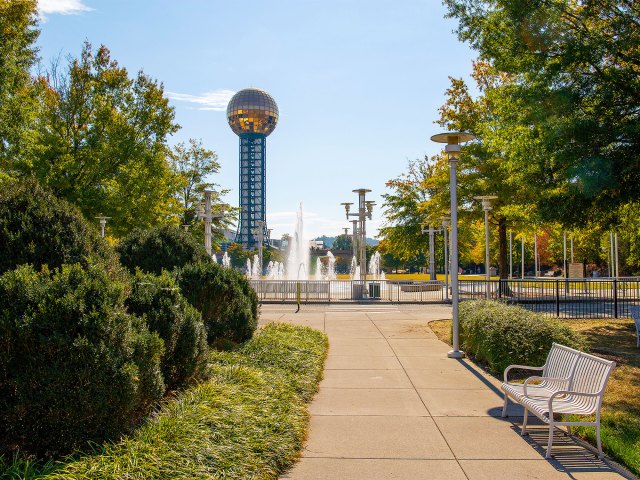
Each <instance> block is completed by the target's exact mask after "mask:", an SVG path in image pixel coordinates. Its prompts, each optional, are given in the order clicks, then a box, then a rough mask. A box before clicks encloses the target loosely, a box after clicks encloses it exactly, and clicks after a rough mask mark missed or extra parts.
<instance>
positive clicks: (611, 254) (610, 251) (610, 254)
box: [609, 232, 616, 277]
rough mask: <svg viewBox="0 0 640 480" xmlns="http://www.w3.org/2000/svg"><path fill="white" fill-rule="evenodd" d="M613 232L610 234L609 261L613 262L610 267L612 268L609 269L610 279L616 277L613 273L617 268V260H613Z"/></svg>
mask: <svg viewBox="0 0 640 480" xmlns="http://www.w3.org/2000/svg"><path fill="white" fill-rule="evenodd" d="M613 257H614V255H613V232H609V259H610V261H611V263H609V265H611V267H609V276H610V277H615V276H616V273H615V272H614V271H613V269H614V268H615V259H614V258H613Z"/></svg>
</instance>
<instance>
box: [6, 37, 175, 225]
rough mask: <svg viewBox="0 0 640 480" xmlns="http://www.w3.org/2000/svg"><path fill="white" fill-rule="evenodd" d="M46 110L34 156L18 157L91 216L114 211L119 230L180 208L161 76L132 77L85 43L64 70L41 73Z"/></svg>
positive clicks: (25, 168)
mask: <svg viewBox="0 0 640 480" xmlns="http://www.w3.org/2000/svg"><path fill="white" fill-rule="evenodd" d="M38 83H39V86H40V87H41V91H42V97H41V114H40V118H39V127H38V148H37V154H36V156H35V158H33V160H30V161H25V160H24V159H20V158H17V159H14V161H12V164H11V168H12V170H15V171H16V172H18V173H19V174H21V175H23V176H35V177H37V178H38V180H39V181H40V182H41V183H42V184H43V185H46V186H48V187H49V188H51V189H52V190H53V191H54V192H55V193H56V194H57V195H58V196H60V197H63V198H65V199H67V200H69V201H70V202H72V203H74V204H76V205H78V206H79V207H80V209H81V210H82V212H83V213H84V215H85V216H86V217H87V218H92V217H94V216H97V215H108V216H110V217H112V219H111V220H110V222H109V226H110V231H112V232H114V233H115V234H116V236H119V235H121V234H123V233H126V232H128V231H129V230H130V229H131V228H133V227H134V226H142V227H145V226H149V225H151V224H154V223H157V222H162V221H165V219H166V218H169V216H170V215H171V214H172V213H173V212H174V211H176V205H175V200H174V192H175V190H176V177H175V175H174V173H173V171H172V168H171V164H170V162H169V161H168V156H167V145H166V139H167V136H168V135H170V134H172V133H174V132H176V131H177V129H178V128H179V127H178V125H177V124H176V123H175V121H174V111H173V108H172V107H171V106H170V105H169V102H168V100H167V98H165V96H164V92H163V87H162V85H161V84H159V83H157V82H156V81H155V80H152V79H151V78H149V77H148V76H147V75H145V74H144V73H143V72H139V73H138V74H137V75H136V77H135V78H130V77H129V75H128V72H127V70H126V69H125V68H122V67H120V66H118V64H117V62H116V61H115V60H113V59H111V56H110V53H109V50H108V49H107V48H106V47H104V46H101V47H100V48H98V49H97V50H95V51H93V49H92V47H91V45H90V44H89V43H85V45H84V48H83V50H82V54H81V56H80V58H78V59H72V60H70V62H69V65H68V70H67V71H66V72H65V73H64V74H63V73H60V72H58V71H57V68H54V69H53V71H52V72H50V74H49V75H48V76H46V77H44V76H43V77H40V78H39V79H38Z"/></svg>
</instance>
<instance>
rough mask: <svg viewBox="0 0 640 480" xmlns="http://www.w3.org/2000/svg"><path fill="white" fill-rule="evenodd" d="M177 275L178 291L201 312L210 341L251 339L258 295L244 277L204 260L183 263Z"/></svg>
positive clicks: (256, 321)
mask: <svg viewBox="0 0 640 480" xmlns="http://www.w3.org/2000/svg"><path fill="white" fill-rule="evenodd" d="M177 278H178V285H180V290H181V291H182V294H183V295H184V296H185V297H186V298H187V300H189V302H190V303H191V305H193V306H194V307H196V308H197V309H198V310H199V311H200V313H202V320H203V321H204V325H205V327H206V328H207V335H208V339H209V343H210V344H216V343H219V342H220V341H221V340H231V341H233V342H237V343H240V342H244V341H246V340H248V339H250V338H251V336H252V335H253V332H254V331H255V329H256V327H257V325H258V298H257V296H256V293H255V291H254V290H253V289H252V288H251V286H250V285H249V282H248V281H247V280H246V279H245V278H244V276H242V275H241V274H239V273H238V272H236V271H235V270H232V269H229V268H222V267H221V266H220V265H218V264H216V263H213V262H211V261H207V262H199V263H191V264H188V265H186V266H185V267H183V268H181V269H180V270H178V271H177Z"/></svg>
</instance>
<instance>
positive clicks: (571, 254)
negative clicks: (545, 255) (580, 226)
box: [571, 237, 573, 263]
mask: <svg viewBox="0 0 640 480" xmlns="http://www.w3.org/2000/svg"><path fill="white" fill-rule="evenodd" d="M571 263H573V237H571Z"/></svg>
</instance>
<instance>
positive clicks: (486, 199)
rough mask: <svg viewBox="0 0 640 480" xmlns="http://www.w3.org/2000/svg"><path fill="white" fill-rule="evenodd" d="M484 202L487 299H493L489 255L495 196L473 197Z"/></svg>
mask: <svg viewBox="0 0 640 480" xmlns="http://www.w3.org/2000/svg"><path fill="white" fill-rule="evenodd" d="M473 198H475V199H476V200H480V201H481V202H482V210H484V276H485V278H486V291H487V299H488V298H489V297H491V272H490V271H489V269H490V268H491V263H490V262H491V256H490V255H489V212H490V211H491V202H492V201H493V200H495V199H496V198H498V197H496V196H495V195H483V196H480V197H473Z"/></svg>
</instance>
